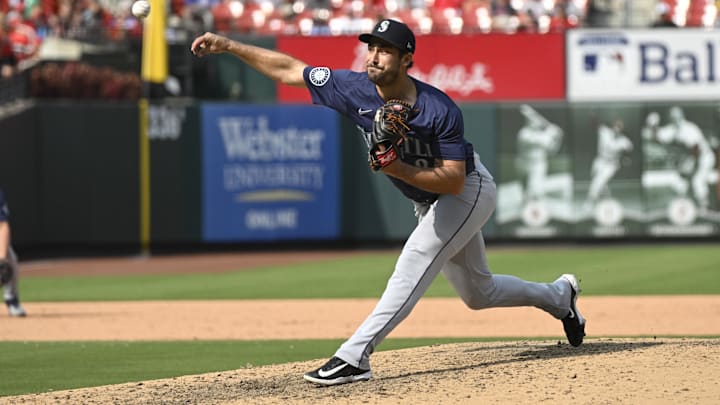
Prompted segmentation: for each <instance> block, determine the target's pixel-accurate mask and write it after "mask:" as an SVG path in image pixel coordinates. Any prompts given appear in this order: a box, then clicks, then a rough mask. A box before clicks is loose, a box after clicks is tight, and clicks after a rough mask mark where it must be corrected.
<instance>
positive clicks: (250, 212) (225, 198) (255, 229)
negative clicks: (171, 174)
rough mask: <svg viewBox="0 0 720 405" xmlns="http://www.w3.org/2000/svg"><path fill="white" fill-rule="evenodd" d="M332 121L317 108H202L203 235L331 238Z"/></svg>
mask: <svg viewBox="0 0 720 405" xmlns="http://www.w3.org/2000/svg"><path fill="white" fill-rule="evenodd" d="M338 125H339V122H338V116H337V114H336V113H335V112H334V111H332V110H329V109H327V108H322V107H316V106H251V105H229V104H228V105H224V104H207V105H205V106H204V107H203V109H202V131H203V134H202V138H203V140H202V144H203V162H202V166H203V209H202V211H203V239H204V240H206V241H224V242H228V241H261V240H288V239H293V240H295V239H324V238H334V237H337V236H338V234H339V207H338V206H339V191H338V181H339V180H338V172H339V170H338V166H339V160H338V152H339V140H338V137H339V128H338Z"/></svg>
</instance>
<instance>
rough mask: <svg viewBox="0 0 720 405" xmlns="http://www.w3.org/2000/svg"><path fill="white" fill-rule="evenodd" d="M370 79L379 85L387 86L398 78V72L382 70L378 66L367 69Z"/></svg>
mask: <svg viewBox="0 0 720 405" xmlns="http://www.w3.org/2000/svg"><path fill="white" fill-rule="evenodd" d="M367 74H368V79H370V81H371V82H373V83H375V84H376V85H378V86H387V85H389V84H392V83H393V82H394V81H395V80H396V79H397V72H392V71H387V70H380V69H377V68H373V69H370V68H368V69H367Z"/></svg>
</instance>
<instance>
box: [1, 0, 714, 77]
mask: <svg viewBox="0 0 720 405" xmlns="http://www.w3.org/2000/svg"><path fill="white" fill-rule="evenodd" d="M167 1H168V2H167V3H166V4H167V14H166V15H167V25H168V27H170V28H175V29H184V30H187V31H189V32H191V33H199V32H202V31H216V32H220V33H225V34H232V33H237V34H258V35H274V36H279V35H352V34H357V33H359V32H367V31H370V30H371V29H372V27H373V25H374V23H375V22H376V21H377V20H378V19H380V18H396V19H399V20H401V21H403V22H405V23H407V24H408V25H409V26H411V27H412V28H413V30H415V31H416V32H418V33H420V34H428V33H440V34H482V33H497V32H499V33H508V34H512V33H547V32H558V31H562V30H565V29H568V28H573V27H584V26H598V25H602V24H603V20H602V19H601V18H597V17H598V16H600V15H603V14H607V13H608V12H612V10H611V8H612V7H611V6H609V4H613V3H617V2H614V1H611V0H167ZM627 1H629V0H627ZM647 1H648V2H649V4H650V5H651V6H655V7H657V10H658V12H657V17H658V21H657V22H656V24H653V26H705V27H708V26H715V24H716V22H715V21H716V19H715V14H716V10H717V7H716V5H715V3H714V1H712V0H683V1H681V0H658V1H654V0H647ZM132 2H133V0H0V79H1V78H3V77H10V76H13V75H14V74H16V73H17V72H18V71H20V70H23V68H25V67H27V66H31V65H32V61H33V60H35V59H36V58H37V56H38V52H39V50H40V46H41V44H42V42H43V41H44V40H46V39H47V38H50V37H55V38H64V39H71V40H77V41H82V42H89V43H107V42H108V41H122V40H125V39H128V38H130V39H133V38H134V39H138V38H140V37H141V36H142V23H141V22H140V21H139V20H138V19H137V18H135V17H133V16H132V15H131V13H130V7H131V4H132ZM102 74H107V72H103V73H102Z"/></svg>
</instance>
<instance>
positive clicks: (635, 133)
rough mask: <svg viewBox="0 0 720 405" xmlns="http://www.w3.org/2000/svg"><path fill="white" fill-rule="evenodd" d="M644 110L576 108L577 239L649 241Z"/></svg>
mask: <svg viewBox="0 0 720 405" xmlns="http://www.w3.org/2000/svg"><path fill="white" fill-rule="evenodd" d="M642 110H643V106H642V104H639V103H626V104H621V103H602V104H601V103H597V104H584V103H582V104H576V105H574V106H571V109H570V117H571V125H570V128H569V132H570V133H571V134H572V137H573V145H574V153H573V157H574V164H573V168H574V175H573V177H574V190H575V192H574V195H575V205H574V207H573V208H574V212H575V216H576V221H577V223H576V227H575V235H577V236H583V237H595V238H622V237H627V236H641V235H644V231H645V221H646V210H645V206H644V200H643V194H642V187H641V185H640V184H641V177H642V171H643V156H642V149H643V148H642V138H641V137H640V127H641V124H640V121H641V115H642Z"/></svg>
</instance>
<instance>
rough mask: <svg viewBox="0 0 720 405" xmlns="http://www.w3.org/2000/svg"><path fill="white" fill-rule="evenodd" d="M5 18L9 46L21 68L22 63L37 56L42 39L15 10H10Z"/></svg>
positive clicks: (26, 62)
mask: <svg viewBox="0 0 720 405" xmlns="http://www.w3.org/2000/svg"><path fill="white" fill-rule="evenodd" d="M5 18H6V25H7V28H8V31H7V36H8V40H9V41H10V47H11V48H12V52H13V54H14V55H15V59H16V60H17V62H18V65H19V66H20V68H21V69H22V68H23V64H28V63H29V62H31V60H32V59H35V58H37V56H38V53H39V51H40V44H41V42H42V39H41V38H40V37H39V36H38V35H37V32H36V31H35V28H33V27H32V26H31V25H30V24H28V23H27V22H25V21H24V20H23V19H22V17H21V16H20V14H18V13H17V12H15V11H11V12H10V13H8V15H7V16H6V17H5Z"/></svg>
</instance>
